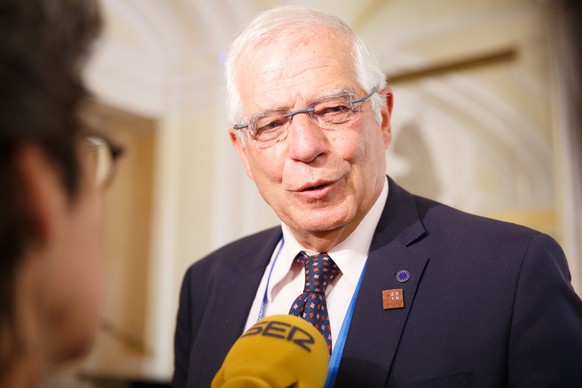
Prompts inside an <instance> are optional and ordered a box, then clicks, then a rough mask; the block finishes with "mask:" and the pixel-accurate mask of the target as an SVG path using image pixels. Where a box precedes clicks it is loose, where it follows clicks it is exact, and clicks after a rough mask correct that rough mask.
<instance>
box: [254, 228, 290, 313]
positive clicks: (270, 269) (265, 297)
mask: <svg viewBox="0 0 582 388" xmlns="http://www.w3.org/2000/svg"><path fill="white" fill-rule="evenodd" d="M284 244H285V239H284V238H283V236H281V242H280V243H279V248H277V253H275V257H274V258H273V263H272V264H271V268H269V275H268V276H267V284H265V293H264V294H263V300H262V301H261V308H260V309H259V318H258V319H257V321H260V320H261V319H263V316H264V315H265V306H266V305H267V303H268V302H269V300H268V298H267V294H268V291H269V283H270V282H271V274H272V273H273V268H275V263H277V259H278V258H279V255H280V254H281V249H283V245H284Z"/></svg>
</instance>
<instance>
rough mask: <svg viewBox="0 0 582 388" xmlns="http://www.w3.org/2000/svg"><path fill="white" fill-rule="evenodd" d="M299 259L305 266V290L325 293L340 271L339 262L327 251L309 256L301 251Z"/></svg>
mask: <svg viewBox="0 0 582 388" xmlns="http://www.w3.org/2000/svg"><path fill="white" fill-rule="evenodd" d="M297 261H298V262H299V263H300V264H301V265H303V266H304V267H305V289H304V291H303V292H318V293H325V290H326V288H327V286H328V285H329V283H331V281H332V280H333V278H334V277H335V276H336V275H337V274H338V273H339V272H340V270H339V267H338V266H337V264H336V263H335V262H334V261H333V260H332V259H331V257H329V255H328V254H327V253H320V254H318V255H313V256H309V255H307V254H306V253H305V252H303V251H301V252H300V253H299V254H298V255H297Z"/></svg>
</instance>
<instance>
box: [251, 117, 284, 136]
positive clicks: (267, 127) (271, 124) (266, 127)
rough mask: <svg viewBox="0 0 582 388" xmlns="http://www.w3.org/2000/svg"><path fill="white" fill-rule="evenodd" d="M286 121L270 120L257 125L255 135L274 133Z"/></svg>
mask: <svg viewBox="0 0 582 388" xmlns="http://www.w3.org/2000/svg"><path fill="white" fill-rule="evenodd" d="M286 121H287V120H285V119H277V120H270V121H264V122H259V123H257V135H258V134H260V133H261V132H263V133H265V132H271V131H275V130H277V129H278V128H280V127H281V126H282V125H283V124H285V122H286Z"/></svg>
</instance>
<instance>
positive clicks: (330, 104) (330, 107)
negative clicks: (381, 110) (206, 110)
mask: <svg viewBox="0 0 582 388" xmlns="http://www.w3.org/2000/svg"><path fill="white" fill-rule="evenodd" d="M377 91H378V90H377V89H376V88H374V89H372V91H371V92H370V94H367V95H365V96H364V97H362V98H357V99H356V97H357V96H356V94H355V93H352V92H350V91H346V90H344V91H341V92H339V93H336V94H333V95H329V96H325V97H323V98H320V99H318V100H316V101H314V102H312V103H310V104H309V105H308V107H307V108H304V109H298V110H294V111H289V110H287V109H268V110H265V111H262V112H259V113H257V114H255V115H253V116H252V117H251V118H250V119H249V120H248V122H247V123H246V124H237V125H234V126H233V128H234V129H236V130H239V131H241V130H244V129H246V133H247V135H248V136H249V137H250V139H252V140H253V141H255V142H256V143H257V144H258V146H259V148H267V147H270V146H272V145H273V144H275V143H278V142H280V141H283V140H285V138H286V137H287V133H288V132H289V125H290V124H291V122H292V121H293V117H294V116H295V115H297V114H301V113H305V114H307V115H308V116H309V117H310V118H311V120H313V122H314V123H315V124H317V125H318V126H319V127H320V128H324V129H330V130H336V129H339V128H341V126H342V125H344V124H345V123H347V122H348V121H350V120H352V119H353V118H354V117H355V116H356V113H357V112H358V104H360V103H362V102H364V101H366V100H368V99H370V98H371V97H372V96H373V95H374V93H376V92H377Z"/></svg>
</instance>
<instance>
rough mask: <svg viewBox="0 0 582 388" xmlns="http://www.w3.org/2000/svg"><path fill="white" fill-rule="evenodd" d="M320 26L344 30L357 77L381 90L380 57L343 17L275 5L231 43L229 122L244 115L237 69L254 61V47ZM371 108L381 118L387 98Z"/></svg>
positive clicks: (376, 98)
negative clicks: (375, 54) (382, 107)
mask: <svg viewBox="0 0 582 388" xmlns="http://www.w3.org/2000/svg"><path fill="white" fill-rule="evenodd" d="M317 27H327V28H330V29H332V30H335V31H338V32H340V33H342V34H344V35H345V36H346V38H347V44H348V45H349V46H351V49H352V58H353V63H352V65H354V66H353V68H354V70H355V75H356V80H357V82H358V83H359V85H360V86H361V87H362V88H363V89H364V90H366V91H371V90H372V89H373V88H377V89H378V90H381V89H383V88H384V86H385V85H386V78H385V75H384V73H383V72H382V70H381V69H380V64H379V63H378V60H377V59H376V57H375V56H374V54H372V52H371V51H370V49H369V48H368V46H367V45H366V44H365V42H364V41H363V40H362V39H361V38H360V37H359V36H358V35H357V34H356V33H354V32H353V31H352V30H351V28H350V27H349V26H348V25H347V24H346V23H345V22H344V21H343V20H341V19H340V18H338V17H336V16H332V15H328V14H325V13H323V12H320V11H318V10H315V9H313V8H309V7H304V6H299V5H288V6H282V7H277V8H273V9H271V10H269V11H266V12H263V13H261V14H260V15H259V16H257V17H256V18H255V19H254V20H253V21H252V22H251V23H250V24H249V25H248V26H247V27H246V28H245V29H244V30H243V31H242V32H241V33H240V34H239V35H238V37H237V38H236V39H235V40H234V41H233V42H232V43H231V45H230V47H229V52H228V56H227V60H226V63H225V77H226V98H227V102H226V103H227V120H228V123H229V125H233V124H235V123H238V120H241V119H242V117H241V116H242V111H243V109H242V100H241V97H240V92H239V90H238V85H237V71H238V68H239V67H240V65H241V64H243V63H246V64H250V63H252V59H253V50H254V49H255V48H256V47H257V46H258V45H261V44H265V43H269V42H273V41H277V40H279V39H283V38H285V37H286V36H288V35H292V34H295V35H300V34H310V32H309V31H313V30H314V28H317ZM371 101H372V109H373V110H374V114H375V118H376V121H377V122H378V123H380V122H381V120H382V117H381V111H380V106H382V104H385V103H386V102H385V100H384V99H383V98H382V96H380V95H379V94H375V95H374V96H373V97H372V100H371Z"/></svg>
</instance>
